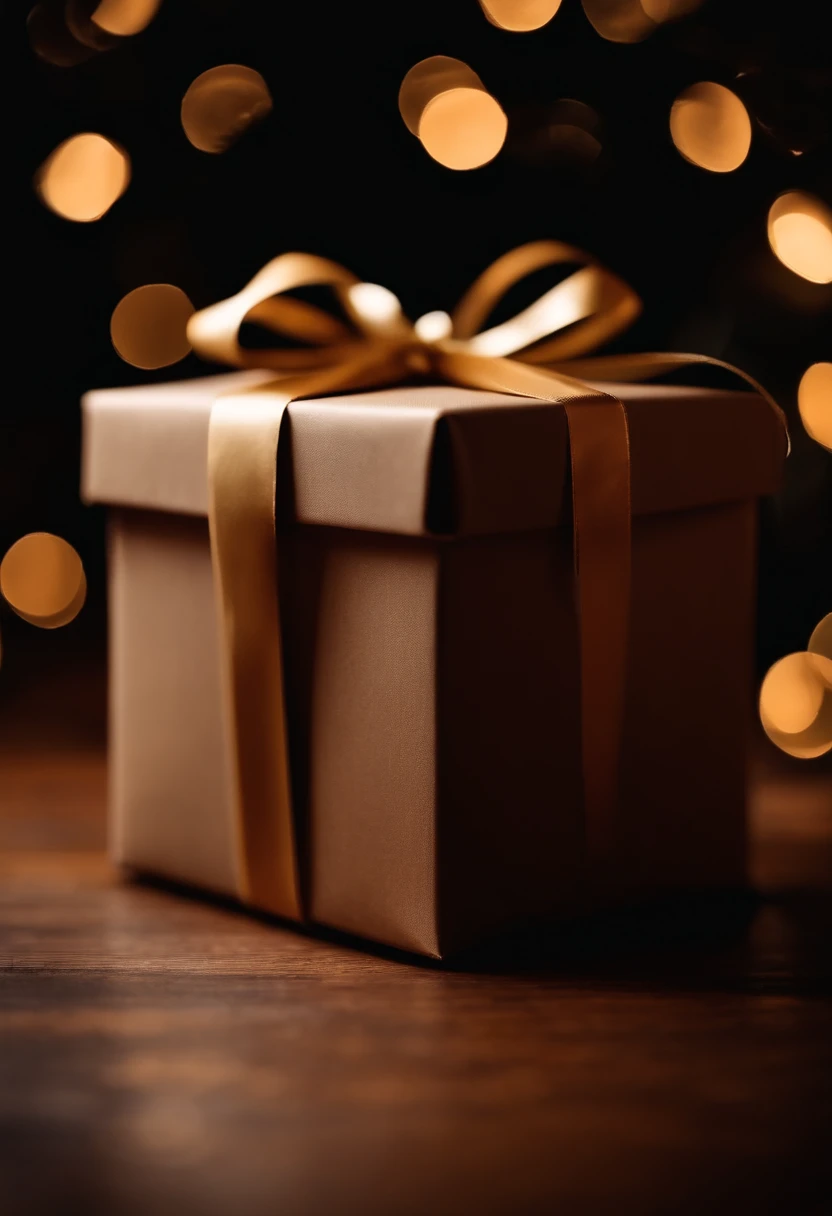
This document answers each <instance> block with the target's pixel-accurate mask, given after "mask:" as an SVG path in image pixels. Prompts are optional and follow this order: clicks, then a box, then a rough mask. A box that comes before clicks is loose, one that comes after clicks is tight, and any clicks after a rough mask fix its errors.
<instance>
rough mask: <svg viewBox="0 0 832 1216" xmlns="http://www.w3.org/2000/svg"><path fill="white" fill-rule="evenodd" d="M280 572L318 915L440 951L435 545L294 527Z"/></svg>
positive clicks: (296, 775)
mask: <svg viewBox="0 0 832 1216" xmlns="http://www.w3.org/2000/svg"><path fill="white" fill-rule="evenodd" d="M280 569H281V577H282V590H281V603H282V612H283V622H284V652H285V663H286V682H287V699H288V704H289V711H290V720H291V723H292V764H293V786H294V788H295V790H296V794H297V798H298V801H299V803H300V804H301V805H303V804H304V803H305V804H306V806H307V822H306V825H305V826H306V830H307V832H308V850H307V851H308V858H309V873H308V887H309V907H310V914H311V919H312V920H314V921H318V922H320V923H322V924H326V925H331V926H333V927H335V928H338V929H343V930H346V931H348V932H353V933H358V934H361V935H362V936H365V937H370V938H374V939H376V940H378V941H382V942H386V943H388V944H390V945H394V946H399V947H402V948H404V949H408V950H415V951H418V952H420V953H424V954H431V955H435V954H436V953H437V949H438V945H437V929H436V894H435V840H434V817H435V651H436V597H437V585H438V569H439V558H438V555H437V547H436V546H435V545H434V544H432V543H431V542H427V541H422V540H416V539H409V538H406V537H389V536H378V535H374V534H372V533H360V532H351V531H346V530H336V529H327V528H297V529H294V530H292V531H290V532H289V533H288V534H287V536H286V537H285V538H282V539H281V563H280Z"/></svg>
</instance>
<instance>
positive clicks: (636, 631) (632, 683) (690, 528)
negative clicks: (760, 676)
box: [619, 502, 756, 891]
mask: <svg viewBox="0 0 832 1216" xmlns="http://www.w3.org/2000/svg"><path fill="white" fill-rule="evenodd" d="M755 557H756V503H754V502H748V503H738V504H732V505H727V506H720V507H710V508H704V509H701V510H698V511H689V512H681V513H677V514H668V515H654V516H649V517H642V518H640V519H638V520H636V522H635V527H634V535H633V600H632V618H631V628H630V640H631V650H630V657H631V665H630V673H629V688H628V698H627V718H626V723H625V733H624V760H623V770H622V787H623V788H622V795H623V805H622V814H621V816H620V821H619V822H620V835H619V855H620V859H621V860H620V866H619V873H620V875H621V878H622V884H623V886H624V887H625V889H632V890H636V891H644V890H649V889H653V888H657V889H662V888H673V887H701V886H707V885H715V886H730V885H734V884H736V883H740V882H742V881H743V880H744V875H745V858H746V823H745V803H746V753H747V744H748V734H749V728H750V723H751V713H752V704H751V698H752V685H753V645H754V591H755V589H754V575H755Z"/></svg>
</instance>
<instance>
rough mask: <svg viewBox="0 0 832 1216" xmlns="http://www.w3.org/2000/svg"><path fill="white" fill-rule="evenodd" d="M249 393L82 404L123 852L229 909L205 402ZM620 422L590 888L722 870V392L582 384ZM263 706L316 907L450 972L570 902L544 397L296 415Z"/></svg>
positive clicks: (581, 878) (320, 918)
mask: <svg viewBox="0 0 832 1216" xmlns="http://www.w3.org/2000/svg"><path fill="white" fill-rule="evenodd" d="M258 377H260V378H262V375H261V374H260V373H241V374H237V375H232V376H215V377H210V378H208V379H204V380H196V381H188V382H182V383H180V384H175V385H152V386H147V387H145V388H133V389H124V390H116V389H114V390H104V391H100V392H96V393H91V394H88V395H87V397H86V398H85V401H84V410H85V426H84V470H83V483H84V495H85V497H86V498H87V500H89V501H97V502H105V503H107V504H109V505H110V506H111V508H112V512H111V531H110V537H111V546H110V548H111V553H110V579H111V667H110V672H111V791H112V794H111V818H112V837H111V838H112V845H113V852H114V855H115V857H116V858H117V860H118V861H120V862H122V863H125V864H126V865H129V866H131V867H134V868H135V869H137V870H139V871H146V872H150V873H156V874H161V875H164V876H167V877H169V878H172V879H176V880H179V881H183V882H186V883H189V884H192V885H194V886H197V887H203V888H206V889H209V890H212V891H216V892H220V893H223V894H227V895H235V894H236V893H237V892H238V891H239V890H240V889H241V885H240V879H241V869H240V856H239V854H238V850H239V840H238V835H237V831H236V828H235V824H234V822H233V819H232V805H233V804H232V797H231V789H232V785H231V760H230V745H229V723H228V722H227V720H226V719H225V713H226V709H225V705H224V698H223V695H222V688H221V661H220V657H221V656H220V639H219V631H218V622H217V606H216V601H215V590H214V580H213V577H212V570H211V556H210V549H209V537H208V524H207V519H206V513H207V460H206V457H207V437H208V425H209V418H210V413H211V407H212V403H213V401H214V400H216V398H217V397H218V396H219V395H220V394H222V393H226V392H229V391H232V392H233V391H236V390H238V389H239V388H241V387H246V386H249V385H251V383H252V381H254V382H255V383H256V381H257V379H258ZM604 387H605V388H606V389H608V391H612V392H613V393H614V394H615V395H616V396H618V397H619V398H620V399H621V400H622V401H624V403H625V406H626V409H627V415H628V425H629V432H630V446H631V460H632V464H631V484H632V510H633V531H632V545H633V549H632V564H633V565H632V602H631V606H630V607H631V611H630V639H629V672H628V682H627V692H626V712H625V721H624V734H623V753H622V764H621V771H620V791H619V792H620V797H619V805H618V812H617V823H616V839H615V853H614V867H613V870H614V873H613V878H612V881H611V883H610V887H609V890H607V891H606V892H605V896H606V897H608V898H611V899H613V898H623V899H641V898H643V897H646V896H650V895H654V894H658V893H662V892H669V891H674V890H680V889H684V888H699V887H702V886H720V887H722V886H726V885H733V884H736V883H738V882H741V881H742V878H743V875H744V866H745V742H746V738H745V737H746V731H747V729H748V726H749V722H750V700H751V685H752V647H753V636H754V629H753V607H754V564H755V520H756V509H757V507H756V501H757V498H758V497H759V495H761V494H764V493H768V492H771V491H772V490H774V489H775V488H776V486H777V484H778V481H779V477H780V471H781V466H782V458H783V449H784V443H783V435H782V430H781V427H780V424H779V421H778V420H777V418H776V417H775V416H774V413H773V411H771V410H770V408H769V407H768V406H767V405H766V404H765V402H763V401H761V400H760V399H759V398H757V397H754V396H753V395H751V394H746V393H717V392H709V391H706V390H702V389H688V388H679V387H675V388H668V387H655V386H653V387H649V386H643V385H613V386H604ZM285 423H286V426H285V434H283V436H282V437H281V441H280V445H279V450H280V460H279V462H278V478H277V482H278V521H279V528H278V531H279V536H278V551H279V584H280V594H281V606H280V621H277V620H276V621H275V629H278V628H280V629H282V631H283V649H284V664H285V672H284V676H285V697H286V704H287V709H288V724H289V746H290V758H291V770H292V773H291V775H292V787H293V798H294V813H295V819H296V830H297V834H298V837H299V841H300V857H301V882H302V886H303V889H304V895H305V905H306V909H307V912H308V917H309V919H310V920H311V921H312V922H314V923H318V924H321V925H327V926H332V927H334V928H337V929H341V930H346V931H348V932H350V933H354V934H359V935H361V936H363V937H366V938H371V939H374V940H377V941H380V942H384V943H387V944H389V945H392V946H397V947H400V948H403V949H405V950H410V951H416V952H419V953H422V954H425V955H430V956H434V957H440V956H445V955H447V954H449V953H452V952H454V951H455V950H458V949H460V948H462V947H464V946H466V945H468V944H471V943H473V942H476V941H477V940H479V939H481V938H484V937H486V936H488V935H489V934H490V933H493V932H495V931H497V930H499V929H501V928H502V927H504V926H510V925H514V924H522V923H525V922H529V921H532V922H534V921H538V920H541V919H545V918H549V917H551V916H556V915H558V914H560V913H563V912H568V911H570V910H573V909H576V908H580V907H581V906H582V905H583V901H584V897H585V894H586V889H587V872H586V862H585V857H584V839H585V836H584V812H583V792H582V777H581V740H580V686H579V685H580V676H579V665H578V624H577V619H576V611H575V584H574V573H573V554H572V525H571V516H570V509H569V502H570V494H569V473H568V469H569V453H568V436H567V430H566V422H565V417H564V413H563V410H562V409H560V408H559V407H558V406H557V405H553V404H551V403H545V402H535V401H528V400H525V399H519V398H516V397H511V396H506V395H503V394H494V393H482V392H474V391H468V390H464V389H459V388H452V387H448V386H444V387H430V386H427V387H426V386H406V387H402V388H395V389H389V390H384V391H378V392H371V393H364V394H355V395H353V396H349V397H339V398H332V399H327V400H323V401H299V402H294V403H292V405H291V406H290V407H289V409H288V411H287V415H286V419H285Z"/></svg>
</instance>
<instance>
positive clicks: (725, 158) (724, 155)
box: [670, 80, 751, 173]
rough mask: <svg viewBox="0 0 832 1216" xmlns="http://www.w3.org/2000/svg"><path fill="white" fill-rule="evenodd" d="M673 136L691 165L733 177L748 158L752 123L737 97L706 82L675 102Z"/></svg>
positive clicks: (720, 86)
mask: <svg viewBox="0 0 832 1216" xmlns="http://www.w3.org/2000/svg"><path fill="white" fill-rule="evenodd" d="M670 135H671V138H672V139H673V142H674V144H675V145H676V147H677V148H678V150H679V152H681V154H682V156H684V158H685V160H688V161H690V162H691V164H693V165H698V166H699V168H700V169H708V170H710V172H711V173H730V172H731V171H732V170H733V169H738V168H739V166H740V165H741V164H742V163H743V161H744V160H745V158H746V157H747V156H748V151H749V149H750V147H751V119H750V118H749V117H748V111H747V110H746V108H745V106H744V105H743V104H742V102H741V101H740V99H739V97H737V95H736V94H735V93H732V92H731V90H730V89H726V88H725V87H724V85H721V84H714V82H713V81H711V80H703V81H701V82H700V83H699V84H694V85H691V87H690V88H689V89H685V91H684V92H683V93H680V94H679V96H678V97H677V98H676V100H675V101H674V103H673V106H672V107H671V110H670Z"/></svg>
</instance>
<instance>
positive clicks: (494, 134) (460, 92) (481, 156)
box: [419, 88, 508, 169]
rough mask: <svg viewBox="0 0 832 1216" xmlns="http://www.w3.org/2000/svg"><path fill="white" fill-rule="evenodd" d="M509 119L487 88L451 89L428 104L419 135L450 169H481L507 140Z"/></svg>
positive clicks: (423, 143)
mask: <svg viewBox="0 0 832 1216" xmlns="http://www.w3.org/2000/svg"><path fill="white" fill-rule="evenodd" d="M507 130H508V119H507V118H506V116H505V113H504V111H503V109H502V107H501V105H500V103H499V102H498V101H497V100H496V99H495V98H494V97H492V96H491V94H490V93H486V92H485V90H484V89H470V88H461V89H449V90H448V91H447V92H445V93H440V94H439V96H438V97H434V98H433V99H432V100H431V101H429V102H428V104H427V105H426V106H425V109H424V111H423V113H422V117H421V119H420V120H419V138H420V140H421V141H422V145H423V147H424V149H425V151H426V152H427V153H428V154H429V155H430V156H432V157H433V159H434V160H436V161H438V162H439V163H440V165H444V166H445V167H446V168H447V169H478V168H479V167H480V165H485V164H487V163H488V162H489V161H490V160H493V159H494V157H495V156H496V155H497V153H498V152H499V151H500V149H501V148H502V146H503V144H504V143H505V138H506V132H507Z"/></svg>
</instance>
